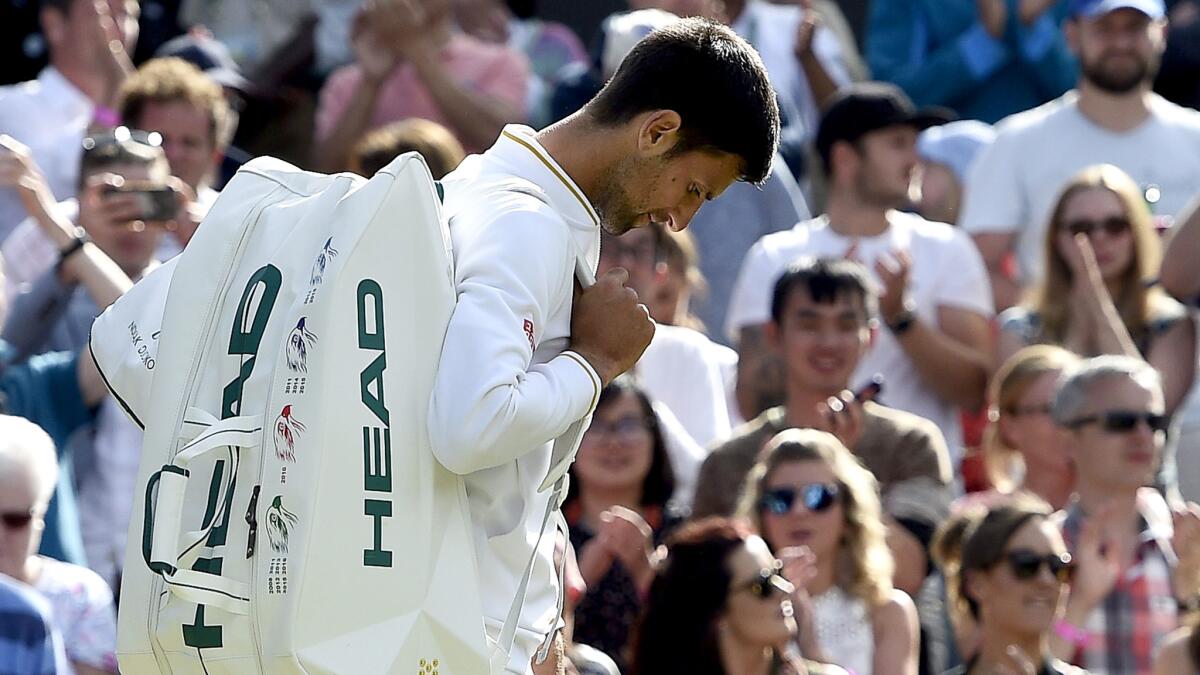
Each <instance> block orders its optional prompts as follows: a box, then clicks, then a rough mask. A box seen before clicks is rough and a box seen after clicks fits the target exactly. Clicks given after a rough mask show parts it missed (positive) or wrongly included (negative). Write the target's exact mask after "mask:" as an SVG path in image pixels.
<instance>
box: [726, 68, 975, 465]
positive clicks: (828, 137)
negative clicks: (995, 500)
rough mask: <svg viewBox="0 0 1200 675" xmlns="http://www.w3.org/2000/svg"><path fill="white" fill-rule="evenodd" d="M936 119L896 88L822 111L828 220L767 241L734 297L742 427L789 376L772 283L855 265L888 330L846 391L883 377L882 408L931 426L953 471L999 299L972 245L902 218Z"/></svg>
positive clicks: (868, 91)
mask: <svg viewBox="0 0 1200 675" xmlns="http://www.w3.org/2000/svg"><path fill="white" fill-rule="evenodd" d="M936 121H940V120H939V119H937V118H934V117H933V116H930V115H922V114H920V113H918V112H917V111H916V110H915V109H914V107H913V104H912V101H910V100H909V98H908V97H907V96H906V95H905V94H904V93H903V92H902V91H900V89H899V88H898V87H896V86H895V85H893V84H883V83H867V84H859V85H851V86H850V87H847V88H846V89H844V90H843V92H842V93H841V94H839V95H838V97H837V98H836V99H835V100H834V101H833V102H832V103H831V104H830V106H829V107H828V108H827V109H826V111H825V114H824V116H823V117H822V118H821V122H820V126H819V128H818V130H817V152H818V153H819V154H820V156H821V161H822V162H823V164H824V166H825V172H826V174H827V175H828V176H829V196H828V206H827V213H826V214H825V215H822V216H820V217H818V218H814V219H813V220H809V221H804V222H801V223H800V224H798V225H796V226H795V227H794V228H792V229H790V230H786V231H784V232H777V233H775V234H769V235H767V236H765V237H763V238H762V239H760V240H759V241H758V243H756V244H755V245H754V247H753V248H751V249H750V252H749V253H748V254H747V255H746V259H745V260H744V261H743V263H742V270H741V273H740V275H739V278H738V281H737V285H736V286H735V287H734V292H733V302H732V304H731V305H730V309H729V322H728V324H729V325H728V328H729V331H730V334H731V335H737V336H738V356H739V361H738V381H737V394H738V404H739V407H740V408H741V412H742V414H743V415H744V416H745V417H746V419H754V417H755V416H757V415H758V414H759V413H761V412H762V411H763V410H764V409H766V408H768V407H771V406H774V405H778V404H780V403H782V402H783V399H784V396H783V389H784V384H783V382H782V378H781V377H780V375H781V374H782V373H784V372H786V369H785V368H784V367H783V364H782V363H781V362H780V360H779V358H780V357H779V356H778V355H777V354H775V353H774V350H773V349H772V348H771V347H770V346H769V345H770V343H769V342H768V341H767V339H766V325H767V324H768V323H769V322H770V321H771V306H770V301H771V289H772V288H773V287H774V285H775V283H776V280H777V279H778V278H779V277H780V276H781V275H782V274H783V272H784V271H785V270H786V269H787V268H788V266H789V265H791V264H792V262H793V261H795V260H796V259H797V258H799V257H801V256H812V257H818V258H851V259H854V260H857V261H859V262H861V263H863V264H864V265H866V267H867V269H869V270H871V271H872V272H873V274H874V277H875V279H874V280H875V282H876V283H877V284H878V287H879V289H880V295H879V316H880V318H881V319H882V321H883V323H884V324H885V329H884V330H881V331H880V332H879V335H878V338H877V340H876V341H875V344H874V346H873V348H872V349H871V351H870V352H869V353H867V355H866V356H865V357H864V358H863V359H862V360H861V361H860V362H859V364H858V367H857V368H855V370H854V374H853V376H852V377H851V378H850V385H851V387H850V388H851V389H853V390H858V389H859V388H861V387H863V386H864V385H865V384H866V383H868V382H869V381H870V380H871V378H872V376H874V375H875V374H876V373H880V374H882V375H883V376H884V379H885V385H884V390H883V392H882V394H881V395H880V396H879V397H877V400H878V401H880V402H882V403H884V404H886V405H888V406H891V407H893V408H899V409H900V410H905V411H907V412H910V413H914V414H916V415H920V416H921V417H925V418H927V419H929V420H931V421H932V422H934V423H935V424H936V425H937V426H938V427H939V428H940V429H941V430H942V434H943V435H944V436H945V438H946V444H947V446H948V447H949V449H950V455H951V459H952V466H955V467H957V460H958V459H959V458H960V457H961V456H962V428H961V425H960V423H959V409H960V408H968V409H974V408H975V407H977V406H978V405H979V404H980V403H982V401H983V398H984V388H985V387H986V385H987V377H988V372H989V370H990V365H991V354H992V349H993V347H992V334H991V329H990V328H989V326H988V322H989V320H990V319H991V316H992V299H991V291H990V289H989V288H988V283H987V272H986V270H985V269H984V266H983V261H982V260H980V257H979V253H978V251H976V250H975V247H974V246H973V245H972V244H971V240H970V238H968V237H967V236H966V235H965V234H963V233H962V232H960V231H959V230H956V229H954V228H952V227H950V226H949V225H946V224H944V223H933V222H930V221H927V220H925V219H924V218H921V217H920V216H918V215H915V214H910V213H903V212H901V211H899V210H897V209H899V208H901V207H903V206H905V204H906V203H907V195H908V186H909V182H910V181H911V179H912V174H913V170H914V168H915V167H916V164H917V150H916V143H917V131H918V130H919V129H921V128H924V127H927V126H929V125H930V124H932V123H934V122H936ZM819 361H820V360H819ZM813 367H815V368H818V369H827V368H831V367H834V365H833V364H831V363H824V362H818V363H815V364H814V365H813Z"/></svg>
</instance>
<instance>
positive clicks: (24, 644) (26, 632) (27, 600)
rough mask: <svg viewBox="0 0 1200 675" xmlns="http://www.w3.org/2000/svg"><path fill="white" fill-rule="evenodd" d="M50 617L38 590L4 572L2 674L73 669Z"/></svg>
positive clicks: (47, 674) (44, 674)
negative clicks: (5, 574) (9, 576)
mask: <svg viewBox="0 0 1200 675" xmlns="http://www.w3.org/2000/svg"><path fill="white" fill-rule="evenodd" d="M50 616H51V615H50V607H49V605H48V604H47V603H46V601H45V600H43V599H42V598H41V597H39V596H38V595H37V593H36V592H34V591H33V590H32V589H29V588H26V587H25V586H23V585H21V584H18V583H17V582H16V581H13V580H12V579H9V578H8V577H6V576H4V575H3V574H0V675H54V674H55V673H68V672H71V671H70V670H68V667H67V657H66V653H65V652H64V651H63V645H62V639H61V638H60V637H59V634H58V632H57V631H56V630H55V629H54V623H53V621H52V620H51V618H50Z"/></svg>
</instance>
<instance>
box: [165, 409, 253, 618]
mask: <svg viewBox="0 0 1200 675" xmlns="http://www.w3.org/2000/svg"><path fill="white" fill-rule="evenodd" d="M262 429H263V416H262V415H241V416H237V417H229V418H226V419H223V420H217V419H216V418H215V417H213V416H212V415H210V414H208V413H206V412H204V411H202V410H198V409H195V408H190V409H188V411H187V415H185V422H184V429H183V430H182V433H181V434H180V438H182V439H184V440H186V441H187V442H186V443H185V444H184V445H183V447H182V448H180V449H179V452H177V453H176V454H175V456H174V458H172V460H171V463H170V464H165V465H163V467H162V468H161V469H159V470H158V471H155V472H154V473H153V474H151V476H150V480H149V481H148V482H147V483H146V503H145V513H144V515H143V529H142V557H143V558H144V559H145V561H146V566H147V567H148V568H150V571H151V572H154V573H155V574H158V575H159V576H161V577H162V578H163V581H164V582H166V584H167V586H168V588H170V590H171V592H172V593H174V594H175V595H177V596H179V597H180V598H182V599H184V600H187V601H189V602H195V603H197V604H203V605H213V606H215V607H219V608H221V609H224V610H225V611H228V612H232V613H234V614H249V613H250V587H249V584H246V583H243V582H239V581H232V580H229V579H226V578H224V577H221V576H218V575H215V574H208V573H204V572H196V571H194V570H189V569H180V559H181V558H184V557H185V556H187V554H188V553H190V552H191V551H192V550H193V549H195V548H197V547H198V546H200V545H201V544H202V543H203V542H204V540H205V539H206V538H207V537H208V532H209V530H211V529H212V524H211V523H210V525H209V527H208V528H207V529H205V530H202V531H201V532H199V533H198V534H199V535H200V536H199V538H198V539H196V540H195V541H193V542H192V543H191V544H189V545H188V546H187V547H185V548H184V549H183V550H182V551H179V550H178V546H179V534H180V529H181V527H182V524H183V505H184V495H185V494H186V492H187V485H188V479H189V478H190V477H191V471H190V470H189V468H188V467H189V466H190V465H191V463H192V461H193V460H195V459H197V458H199V457H202V456H204V455H207V454H208V453H210V452H212V451H213V450H217V449H219V448H225V447H230V448H232V451H231V452H232V457H233V464H232V466H231V467H230V470H229V471H228V472H227V473H226V475H225V478H224V481H223V483H222V486H221V492H220V496H219V498H218V501H217V504H218V509H217V512H216V513H215V514H214V515H213V518H212V523H217V522H219V521H220V520H221V517H222V515H223V513H224V508H225V502H226V500H227V499H228V495H229V490H230V489H232V487H233V480H234V478H235V477H236V475H237V469H238V465H239V464H240V454H241V449H243V448H245V449H255V448H258V447H260V446H261V445H262ZM193 435H194V437H192V438H191V439H190V440H187V439H188V437H189V436H193ZM155 486H157V487H158V490H157V492H156V493H155V491H154V488H155Z"/></svg>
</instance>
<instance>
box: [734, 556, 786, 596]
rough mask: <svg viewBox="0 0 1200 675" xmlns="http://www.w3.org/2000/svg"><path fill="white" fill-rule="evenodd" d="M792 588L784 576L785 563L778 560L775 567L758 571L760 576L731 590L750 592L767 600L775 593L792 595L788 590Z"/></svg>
mask: <svg viewBox="0 0 1200 675" xmlns="http://www.w3.org/2000/svg"><path fill="white" fill-rule="evenodd" d="M790 586H791V582H789V581H788V580H787V579H785V578H784V576H783V563H782V562H780V561H778V560H776V561H775V565H774V566H773V567H764V568H762V569H761V570H759V571H758V576H756V577H755V578H753V579H751V580H750V581H745V582H742V583H740V584H737V585H736V586H734V587H733V588H732V589H731V590H732V591H733V592H735V593H736V592H738V591H749V592H750V594H751V595H753V596H754V597H756V598H761V599H763V600H766V599H767V598H770V597H771V596H773V595H775V593H782V594H784V595H789V594H791V591H790V590H788V588H789V587H790Z"/></svg>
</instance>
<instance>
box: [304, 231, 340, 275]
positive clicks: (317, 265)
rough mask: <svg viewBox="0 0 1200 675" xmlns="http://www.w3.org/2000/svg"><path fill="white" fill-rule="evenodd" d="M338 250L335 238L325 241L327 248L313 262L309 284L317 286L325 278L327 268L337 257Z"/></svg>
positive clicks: (322, 249) (324, 247) (323, 248)
mask: <svg viewBox="0 0 1200 675" xmlns="http://www.w3.org/2000/svg"><path fill="white" fill-rule="evenodd" d="M337 254H338V252H337V249H336V248H334V247H333V237H330V238H329V239H326V240H325V246H323V247H322V248H321V252H320V253H318V254H317V259H316V260H314V261H313V267H312V274H310V275H309V279H308V283H309V284H311V285H313V286H317V285H319V284H320V283H321V280H322V279H324V278H325V267H326V266H327V265H328V264H329V261H330V260H333V259H334V258H336V257H337Z"/></svg>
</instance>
